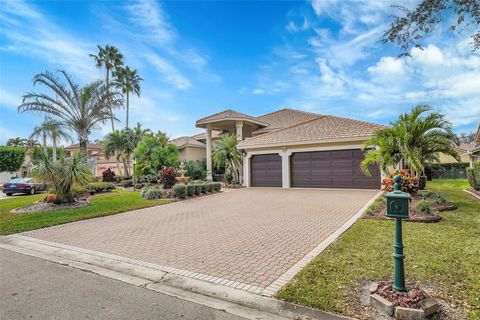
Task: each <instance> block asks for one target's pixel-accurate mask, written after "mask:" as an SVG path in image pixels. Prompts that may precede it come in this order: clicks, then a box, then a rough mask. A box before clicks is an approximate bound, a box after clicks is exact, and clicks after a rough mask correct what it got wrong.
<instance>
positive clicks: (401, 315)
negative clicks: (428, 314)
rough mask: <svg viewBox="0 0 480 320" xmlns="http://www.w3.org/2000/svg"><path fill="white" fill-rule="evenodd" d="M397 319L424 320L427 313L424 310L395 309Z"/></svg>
mask: <svg viewBox="0 0 480 320" xmlns="http://www.w3.org/2000/svg"><path fill="white" fill-rule="evenodd" d="M395 319H397V320H423V319H425V312H424V311H423V310H422V309H412V308H404V307H395Z"/></svg>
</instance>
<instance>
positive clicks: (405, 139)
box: [361, 105, 459, 176]
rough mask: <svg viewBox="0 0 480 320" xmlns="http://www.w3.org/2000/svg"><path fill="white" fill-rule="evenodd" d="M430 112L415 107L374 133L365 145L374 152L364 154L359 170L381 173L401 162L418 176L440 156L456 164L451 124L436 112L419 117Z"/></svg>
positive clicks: (429, 109) (456, 153)
mask: <svg viewBox="0 0 480 320" xmlns="http://www.w3.org/2000/svg"><path fill="white" fill-rule="evenodd" d="M431 110H432V109H431V107H429V106H427V105H418V106H415V107H414V108H412V110H411V111H410V113H404V114H402V115H400V117H399V118H398V120H396V121H395V122H393V123H392V124H391V127H390V128H387V129H383V130H380V131H377V132H376V133H375V134H374V137H373V138H371V139H370V140H369V141H367V142H366V144H365V145H364V147H366V146H375V145H376V146H377V149H375V150H371V151H368V152H367V156H366V158H365V159H364V160H363V161H362V163H361V168H362V170H364V172H366V171H368V169H367V170H366V168H367V167H368V165H371V164H377V165H379V166H380V167H382V169H383V168H384V167H386V166H393V165H396V164H398V163H399V162H400V161H401V160H404V161H406V162H407V163H408V164H409V165H410V169H411V171H412V174H414V175H416V176H419V175H420V174H421V173H422V172H423V171H424V169H425V166H426V165H427V164H428V163H431V162H435V161H438V160H439V154H440V153H443V154H448V155H450V156H452V157H454V158H455V159H457V160H459V155H458V152H457V150H456V149H455V147H454V146H455V142H456V140H457V138H456V136H455V134H454V133H453V129H452V124H451V123H450V122H448V121H447V120H446V119H445V116H444V115H442V114H440V113H438V112H430V113H429V114H427V115H426V116H422V115H423V114H425V113H426V112H429V111H431Z"/></svg>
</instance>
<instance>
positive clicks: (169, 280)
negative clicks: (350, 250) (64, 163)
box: [0, 235, 351, 320]
mask: <svg viewBox="0 0 480 320" xmlns="http://www.w3.org/2000/svg"><path fill="white" fill-rule="evenodd" d="M49 244H50V243H49V242H47V241H43V240H38V239H35V238H30V237H25V236H21V235H18V236H16V235H11V236H5V237H1V238H0V248H3V249H6V250H9V251H13V252H18V253H21V254H25V255H29V256H33V257H37V258H40V259H44V260H48V261H52V262H55V263H59V264H62V265H66V266H70V267H73V268H76V269H81V270H84V271H88V272H92V273H95V274H98V275H101V276H104V277H108V278H111V279H115V280H119V281H122V282H125V283H129V284H132V285H135V286H139V287H143V288H146V289H148V290H153V291H157V292H161V293H164V294H168V295H171V296H175V297H177V298H180V299H184V300H189V301H191V302H196V303H199V304H202V305H206V306H209V307H212V308H215V309H218V310H226V311H227V312H229V313H231V314H235V315H238V316H243V317H246V318H247V319H274V318H279V317H280V318H290V319H292V318H295V317H298V316H303V317H310V318H313V319H318V320H345V319H351V318H347V317H343V316H338V315H334V314H331V313H328V312H325V311H322V310H316V309H311V308H308V307H304V306H299V305H295V304H292V303H289V302H285V301H281V300H276V299H274V298H270V297H266V296H260V295H258V294H254V293H252V292H247V291H243V290H238V289H233V288H229V287H225V286H223V285H219V284H214V283H209V282H205V281H202V280H197V279H193V278H190V277H188V276H182V275H177V274H172V273H167V272H163V271H160V270H157V269H152V268H150V267H148V266H141V265H138V264H132V263H129V262H128V261H122V260H118V259H115V258H114V257H115V256H112V257H109V256H108V255H94V254H92V253H86V252H80V251H77V250H72V249H73V248H75V247H71V248H72V249H68V248H67V246H62V245H60V246H58V244H56V243H51V244H52V245H49ZM207 298H208V299H207ZM222 301H223V302H222ZM245 307H246V309H245ZM252 309H254V310H252ZM255 310H258V312H255ZM259 315H260V317H259ZM274 315H275V316H274Z"/></svg>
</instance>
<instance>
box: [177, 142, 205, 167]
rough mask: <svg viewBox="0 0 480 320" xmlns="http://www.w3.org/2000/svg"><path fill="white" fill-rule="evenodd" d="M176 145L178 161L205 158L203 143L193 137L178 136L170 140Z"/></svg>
mask: <svg viewBox="0 0 480 320" xmlns="http://www.w3.org/2000/svg"><path fill="white" fill-rule="evenodd" d="M170 143H171V144H173V145H175V146H177V149H178V151H179V153H180V154H179V160H180V161H182V162H183V161H197V160H203V159H205V155H206V153H205V147H206V146H205V143H203V142H200V141H198V140H195V139H194V138H193V137H180V138H176V139H173V140H170Z"/></svg>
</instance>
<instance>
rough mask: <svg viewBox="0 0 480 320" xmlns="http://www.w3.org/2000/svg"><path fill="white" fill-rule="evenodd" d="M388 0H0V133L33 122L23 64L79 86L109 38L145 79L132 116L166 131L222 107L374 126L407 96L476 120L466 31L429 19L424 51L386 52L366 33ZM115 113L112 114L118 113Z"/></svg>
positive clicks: (477, 77) (381, 17)
mask: <svg viewBox="0 0 480 320" xmlns="http://www.w3.org/2000/svg"><path fill="white" fill-rule="evenodd" d="M402 2H404V1H402ZM393 3H395V1H380V0H378V1H370V0H369V1H367V0H365V1H360V0H358V1H341V0H340V1H335V0H333V1H330V0H328V1H327V0H324V1H313V2H310V1H292V2H286V1H281V2H273V1H261V2H252V1H243V2H240V1H239V2H234V1H168V2H156V1H153V0H140V1H129V2H121V1H105V2H100V1H95V2H89V1H78V2H75V1H68V2H67V1H64V2H57V1H45V2H23V1H7V2H5V1H2V6H1V8H0V28H1V29H0V71H1V74H0V143H4V142H5V141H6V140H7V139H8V138H10V137H16V136H21V137H27V136H28V135H29V133H30V132H31V130H32V128H33V127H34V126H35V125H38V124H39V123H40V122H41V120H42V117H41V116H39V115H38V114H25V113H24V114H18V113H17V111H16V106H17V105H18V104H19V103H20V101H21V96H22V94H24V93H25V92H27V91H31V90H33V89H35V88H33V87H32V81H31V80H32V78H33V76H34V75H35V74H36V73H39V72H43V71H45V70H50V71H54V70H57V69H65V70H67V71H68V72H69V73H71V74H72V75H73V77H74V79H75V80H76V81H77V82H78V83H80V84H82V85H84V84H87V83H88V82H90V81H93V80H95V79H97V78H101V77H103V71H99V70H98V69H96V68H95V65H94V62H93V60H92V59H91V58H90V57H89V56H88V54H89V53H96V45H97V44H100V45H105V44H112V45H115V46H117V47H118V48H119V49H120V50H121V52H122V53H123V54H124V56H125V62H126V64H127V65H129V66H131V67H133V68H135V69H138V71H139V73H140V75H141V76H142V77H143V78H144V81H143V83H142V95H141V97H140V98H136V97H135V98H132V101H131V115H130V117H131V118H130V119H131V120H130V121H131V123H136V122H141V123H142V124H143V126H144V127H148V128H151V129H154V130H158V129H161V130H163V131H166V132H167V133H168V134H169V135H170V136H171V137H177V136H182V135H191V134H194V133H197V132H198V131H199V129H196V128H195V120H196V119H198V118H201V117H203V116H206V115H209V114H212V113H216V112H219V111H221V110H224V109H227V108H232V109H235V110H237V111H240V112H244V113H247V114H251V115H261V114H264V113H268V112H271V111H274V110H277V109H280V108H285V107H289V108H297V109H302V110H308V111H312V112H318V113H326V114H335V115H341V116H346V117H352V118H357V119H361V120H365V121H371V122H376V123H381V124H387V123H389V122H390V121H392V120H393V119H394V118H396V117H397V116H398V114H399V113H400V112H404V111H406V110H408V109H410V108H411V107H412V106H413V105H415V104H419V103H427V104H430V105H432V106H434V107H435V109H437V110H439V111H440V112H442V113H444V114H446V115H447V117H448V119H449V120H450V121H451V122H452V123H453V124H454V126H455V130H456V131H459V132H461V131H473V130H475V129H476V126H477V125H478V123H479V121H480V94H479V92H480V55H479V54H478V53H473V52H472V51H471V46H470V39H469V38H468V36H469V34H470V33H469V30H468V29H467V30H466V32H464V33H462V34H451V33H445V32H442V30H441V28H437V30H436V32H435V33H434V34H432V35H431V36H429V37H428V38H427V39H425V42H424V45H425V47H426V48H425V49H424V50H419V49H413V50H412V51H411V55H412V56H411V57H407V58H401V59H397V58H396V57H397V56H398V54H399V49H398V48H397V47H395V46H392V45H383V44H380V43H379V42H378V39H379V38H380V37H381V35H382V33H383V31H384V30H385V29H386V27H387V26H388V23H389V19H390V15H392V14H394V13H395V11H394V9H392V7H391V5H392V4H393ZM404 3H406V4H407V5H408V6H414V5H415V3H416V1H412V2H404ZM117 116H118V117H119V119H121V120H122V121H123V120H124V118H125V115H124V111H123V110H119V111H117ZM120 126H122V124H117V127H120ZM109 130H110V125H109V124H106V125H104V126H103V127H101V128H99V129H98V130H96V131H94V132H93V133H92V135H91V137H90V138H91V140H93V139H95V138H101V137H103V136H104V135H105V134H106V133H108V132H109Z"/></svg>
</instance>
